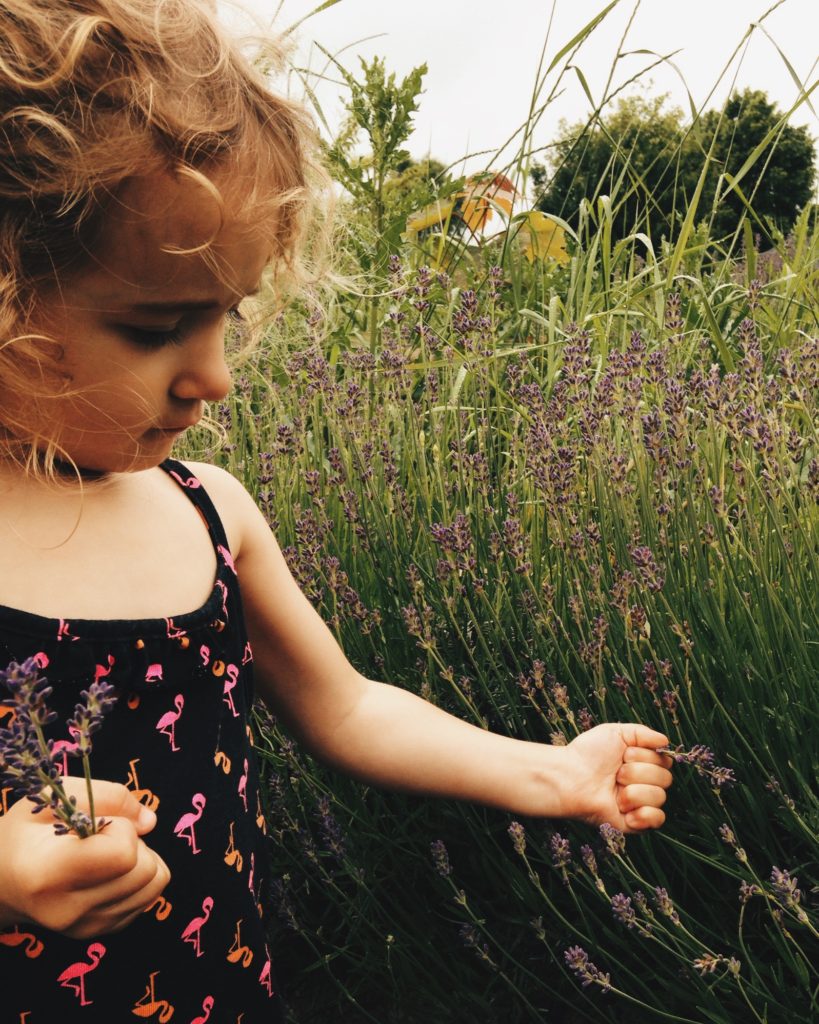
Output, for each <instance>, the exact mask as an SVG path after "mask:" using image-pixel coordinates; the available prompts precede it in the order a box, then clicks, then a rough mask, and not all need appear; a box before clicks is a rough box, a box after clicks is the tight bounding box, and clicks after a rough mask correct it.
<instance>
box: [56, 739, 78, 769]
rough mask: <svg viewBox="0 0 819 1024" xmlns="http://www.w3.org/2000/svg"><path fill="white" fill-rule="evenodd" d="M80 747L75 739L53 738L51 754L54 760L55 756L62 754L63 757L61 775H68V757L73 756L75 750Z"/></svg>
mask: <svg viewBox="0 0 819 1024" xmlns="http://www.w3.org/2000/svg"><path fill="white" fill-rule="evenodd" d="M79 749H80V745H79V743H77V742H76V741H75V740H55V741H54V743H53V744H52V746H51V756H52V758H53V759H54V760H55V761H56V759H57V757H58V756H59V755H60V754H62V758H63V765H62V769H63V775H68V758H69V757H74V756H75V755H76V753H77V751H78V750H79Z"/></svg>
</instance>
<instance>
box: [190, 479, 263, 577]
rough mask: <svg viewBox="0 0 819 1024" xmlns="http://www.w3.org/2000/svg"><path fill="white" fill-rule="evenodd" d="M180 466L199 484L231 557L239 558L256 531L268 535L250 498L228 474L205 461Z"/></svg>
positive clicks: (239, 483)
mask: <svg viewBox="0 0 819 1024" xmlns="http://www.w3.org/2000/svg"><path fill="white" fill-rule="evenodd" d="M182 465H183V466H185V467H187V468H188V469H189V470H190V471H191V473H193V475H194V476H195V477H197V479H199V480H201V481H202V486H203V487H204V488H205V490H206V491H207V492H208V494H209V496H210V499H211V501H212V502H213V504H214V505H215V507H216V511H217V512H218V513H219V518H220V519H221V520H222V524H223V525H224V527H225V532H226V533H227V536H228V541H229V543H230V550H231V552H232V553H233V557H234V558H239V557H240V556H241V554H242V552H243V550H244V549H246V548H247V547H248V546H249V545H251V544H252V538H253V537H254V535H258V532H259V530H260V529H262V528H264V529H266V530H267V531H268V532H269V527H268V526H267V523H266V522H265V520H264V517H263V516H262V514H261V512H260V511H259V509H258V508H257V506H256V503H255V502H254V500H253V498H252V497H251V496H250V494H248V492H247V490H246V489H245V487H244V485H243V484H242V483H241V481H239V480H237V479H236V477H235V476H233V474H232V473H228V472H227V470H225V469H222V468H220V467H219V466H213V465H211V464H210V463H208V462H188V461H185V462H183V463H182Z"/></svg>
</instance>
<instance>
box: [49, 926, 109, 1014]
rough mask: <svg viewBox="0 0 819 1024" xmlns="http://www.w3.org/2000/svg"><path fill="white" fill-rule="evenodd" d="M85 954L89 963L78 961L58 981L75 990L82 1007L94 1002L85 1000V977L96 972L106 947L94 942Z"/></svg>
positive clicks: (67, 968)
mask: <svg viewBox="0 0 819 1024" xmlns="http://www.w3.org/2000/svg"><path fill="white" fill-rule="evenodd" d="M85 952H86V955H87V956H88V962H86V961H85V960H78V961H77V963H75V964H71V965H70V966H69V967H66V969H65V970H64V971H63V973H62V974H61V975H60V976H59V977H58V978H57V981H59V983H60V984H61V985H63V986H64V987H65V988H70V989H73V990H74V994H75V995H76V996H78V997H79V1000H80V1006H88V1005H89V1004H90V1003H92V1002H93V1000H92V999H86V998H85V976H86V974H90V973H91V971H93V970H96V967H97V965H98V964H99V962H100V960H101V959H102V958H103V957H104V956H105V946H103V944H102V943H101V942H92V943H91V945H90V946H89V947H88V949H87V950H86V951H85Z"/></svg>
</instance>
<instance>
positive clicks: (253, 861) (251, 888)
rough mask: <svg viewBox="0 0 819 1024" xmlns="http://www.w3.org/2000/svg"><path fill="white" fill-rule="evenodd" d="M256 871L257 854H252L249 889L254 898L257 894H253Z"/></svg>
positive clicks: (248, 880) (248, 877)
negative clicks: (254, 873)
mask: <svg viewBox="0 0 819 1024" xmlns="http://www.w3.org/2000/svg"><path fill="white" fill-rule="evenodd" d="M255 870H256V854H255V853H251V854H250V871H249V872H248V876H247V887H248V889H250V891H251V892H252V893H253V895H254V897H255V895H256V893H255V892H253V872H254V871H255Z"/></svg>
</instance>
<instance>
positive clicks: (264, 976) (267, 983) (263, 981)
mask: <svg viewBox="0 0 819 1024" xmlns="http://www.w3.org/2000/svg"><path fill="white" fill-rule="evenodd" d="M259 984H260V985H263V986H264V987H265V988H266V989H267V994H268V995H269V996H272V995H273V984H272V981H271V978H270V957H269V956H268V958H267V960H265V962H264V966H263V967H262V973H261V974H260V975H259Z"/></svg>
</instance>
